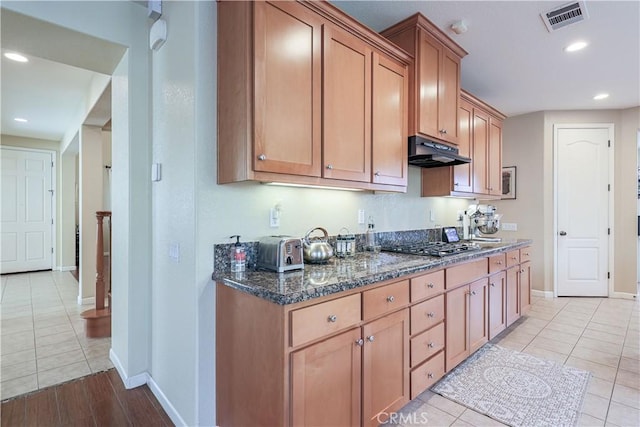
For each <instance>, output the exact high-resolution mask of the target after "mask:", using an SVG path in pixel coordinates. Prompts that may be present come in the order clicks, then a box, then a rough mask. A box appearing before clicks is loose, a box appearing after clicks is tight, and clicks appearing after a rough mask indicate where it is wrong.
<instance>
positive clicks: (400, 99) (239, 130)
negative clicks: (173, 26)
mask: <svg viewBox="0 0 640 427" xmlns="http://www.w3.org/2000/svg"><path fill="white" fill-rule="evenodd" d="M218 40H219V46H218V183H219V184H224V183H231V182H238V181H247V180H253V181H260V182H283V183H292V184H300V185H323V186H334V187H347V188H356V189H365V190H386V191H400V192H404V191H406V185H407V181H406V178H407V177H406V173H407V160H406V156H407V148H406V147H407V138H406V128H407V115H406V114H407V108H408V105H407V103H406V99H407V91H408V82H407V80H406V79H407V73H408V64H409V63H410V57H409V56H408V55H407V54H406V53H405V52H403V51H402V50H400V49H398V48H397V47H396V46H394V45H393V44H392V43H389V42H388V41H387V40H385V39H384V38H383V37H381V36H380V35H378V34H377V33H374V32H373V31H371V30H370V29H368V28H366V27H365V26H363V25H361V24H359V23H358V22H357V21H355V20H353V19H352V18H350V17H348V16H347V15H345V14H344V13H342V12H341V11H339V10H338V9H337V8H335V7H334V6H332V5H331V4H329V3H327V2H268V1H264V2H235V1H221V2H220V3H219V4H218ZM381 99H389V100H390V101H389V102H386V103H382V102H381V103H379V104H378V103H377V101H380V100H381ZM372 117H373V120H375V119H376V118H380V117H383V119H381V120H380V121H379V122H375V123H373V120H372ZM376 150H379V152H377V151H376Z"/></svg>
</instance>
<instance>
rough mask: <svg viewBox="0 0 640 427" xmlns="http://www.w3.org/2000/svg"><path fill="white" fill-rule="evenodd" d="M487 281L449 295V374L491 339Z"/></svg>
mask: <svg viewBox="0 0 640 427" xmlns="http://www.w3.org/2000/svg"><path fill="white" fill-rule="evenodd" d="M488 297H489V294H488V280H487V278H483V279H480V280H477V281H475V282H473V283H471V284H469V285H464V286H461V287H459V288H456V289H454V290H451V291H449V292H447V295H446V314H445V325H446V331H447V332H446V336H447V339H446V343H447V344H446V370H447V372H449V371H450V370H451V369H453V368H454V367H456V366H457V365H458V364H459V363H460V362H462V361H463V360H464V359H466V358H467V357H469V355H470V354H471V353H473V352H474V351H476V350H477V349H478V348H480V347H481V346H482V345H483V344H484V343H486V342H487V341H488V339H489V316H488V303H489V298H488Z"/></svg>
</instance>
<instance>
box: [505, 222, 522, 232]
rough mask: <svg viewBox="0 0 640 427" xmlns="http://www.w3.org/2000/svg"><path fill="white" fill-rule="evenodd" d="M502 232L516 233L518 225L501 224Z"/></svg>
mask: <svg viewBox="0 0 640 427" xmlns="http://www.w3.org/2000/svg"><path fill="white" fill-rule="evenodd" d="M502 230H503V231H518V224H517V223H515V222H503V223H502Z"/></svg>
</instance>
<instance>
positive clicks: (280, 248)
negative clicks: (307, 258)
mask: <svg viewBox="0 0 640 427" xmlns="http://www.w3.org/2000/svg"><path fill="white" fill-rule="evenodd" d="M257 265H258V267H260V268H266V269H268V270H273V271H277V272H278V273H282V272H285V271H289V270H301V269H303V268H304V259H303V258H302V239H299V238H296V237H291V236H267V237H263V238H262V239H260V241H259V242H258V262H257Z"/></svg>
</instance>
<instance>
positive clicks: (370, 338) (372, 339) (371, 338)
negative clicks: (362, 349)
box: [367, 335, 375, 342]
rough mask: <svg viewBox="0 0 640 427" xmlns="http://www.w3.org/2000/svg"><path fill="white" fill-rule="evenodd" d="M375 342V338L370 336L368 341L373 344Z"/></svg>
mask: <svg viewBox="0 0 640 427" xmlns="http://www.w3.org/2000/svg"><path fill="white" fill-rule="evenodd" d="M374 340H375V337H374V336H373V335H369V336H368V337H367V341H369V342H373V341H374Z"/></svg>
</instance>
